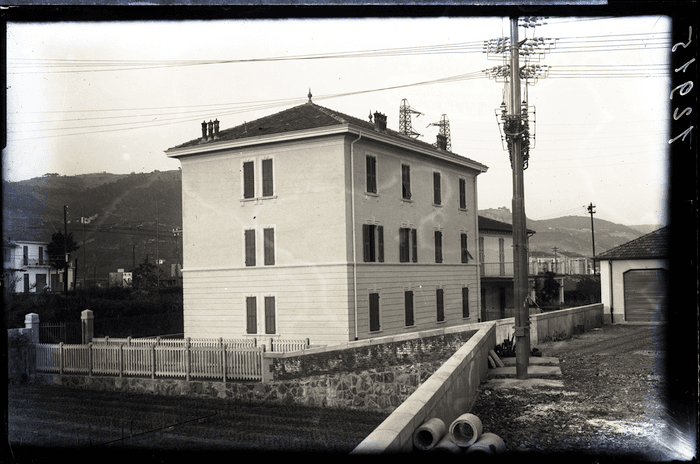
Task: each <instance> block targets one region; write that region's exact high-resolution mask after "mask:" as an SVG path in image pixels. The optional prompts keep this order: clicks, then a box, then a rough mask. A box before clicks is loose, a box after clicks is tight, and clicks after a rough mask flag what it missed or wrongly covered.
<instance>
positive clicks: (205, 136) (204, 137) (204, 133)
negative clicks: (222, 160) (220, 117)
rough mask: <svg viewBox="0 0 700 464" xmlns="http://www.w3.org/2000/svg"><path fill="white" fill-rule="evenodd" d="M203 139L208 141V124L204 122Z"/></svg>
mask: <svg viewBox="0 0 700 464" xmlns="http://www.w3.org/2000/svg"><path fill="white" fill-rule="evenodd" d="M202 139H204V140H206V139H207V122H206V121H202Z"/></svg>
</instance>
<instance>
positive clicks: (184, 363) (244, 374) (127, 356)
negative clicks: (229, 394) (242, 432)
mask: <svg viewBox="0 0 700 464" xmlns="http://www.w3.org/2000/svg"><path fill="white" fill-rule="evenodd" d="M256 345H257V342H256V340H255V339H254V338H253V339H223V338H219V339H203V338H201V339H190V338H187V339H167V338H160V337H156V338H147V339H145V338H130V337H129V338H121V339H117V338H109V337H105V338H93V340H92V343H90V344H88V345H67V344H64V343H60V344H57V345H56V344H42V343H40V344H37V345H35V350H36V369H37V372H49V373H59V374H64V373H70V374H87V375H118V376H119V377H123V376H129V377H132V376H149V377H151V378H152V379H155V378H173V377H175V378H184V379H186V380H191V379H193V378H197V379H221V380H223V381H224V382H225V381H227V380H253V381H260V380H262V377H263V373H262V366H263V353H264V352H265V345H261V346H256ZM271 346H273V349H274V350H275V351H277V352H280V351H298V350H303V349H305V348H307V347H308V346H309V340H308V339H306V340H271Z"/></svg>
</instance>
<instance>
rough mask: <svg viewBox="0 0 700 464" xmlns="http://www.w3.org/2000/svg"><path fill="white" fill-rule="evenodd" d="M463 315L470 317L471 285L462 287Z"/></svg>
mask: <svg viewBox="0 0 700 464" xmlns="http://www.w3.org/2000/svg"><path fill="white" fill-rule="evenodd" d="M462 317H469V287H462Z"/></svg>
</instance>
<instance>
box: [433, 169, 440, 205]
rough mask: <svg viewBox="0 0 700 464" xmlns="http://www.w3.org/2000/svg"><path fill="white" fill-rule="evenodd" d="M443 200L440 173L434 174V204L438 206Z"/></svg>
mask: <svg viewBox="0 0 700 464" xmlns="http://www.w3.org/2000/svg"><path fill="white" fill-rule="evenodd" d="M441 200H442V198H441V196H440V173H439V172H434V173H433V203H435V204H436V205H439V204H440V201H441Z"/></svg>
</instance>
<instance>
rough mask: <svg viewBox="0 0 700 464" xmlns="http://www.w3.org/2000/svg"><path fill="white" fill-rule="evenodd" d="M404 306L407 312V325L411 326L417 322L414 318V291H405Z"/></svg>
mask: <svg viewBox="0 0 700 464" xmlns="http://www.w3.org/2000/svg"><path fill="white" fill-rule="evenodd" d="M404 306H405V313H406V325H407V326H410V325H413V324H415V321H414V319H413V292H412V291H410V290H408V291H406V292H404Z"/></svg>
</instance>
